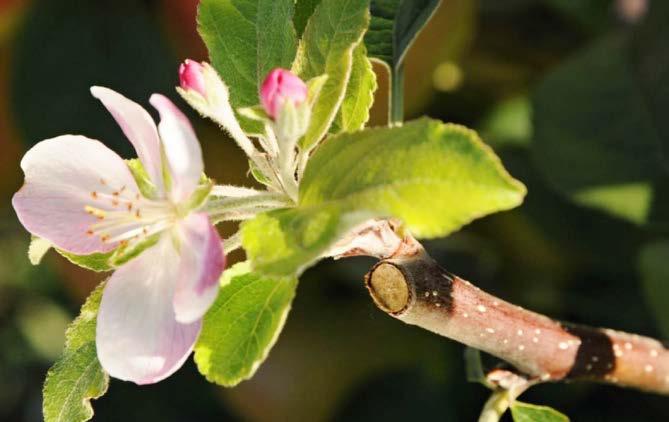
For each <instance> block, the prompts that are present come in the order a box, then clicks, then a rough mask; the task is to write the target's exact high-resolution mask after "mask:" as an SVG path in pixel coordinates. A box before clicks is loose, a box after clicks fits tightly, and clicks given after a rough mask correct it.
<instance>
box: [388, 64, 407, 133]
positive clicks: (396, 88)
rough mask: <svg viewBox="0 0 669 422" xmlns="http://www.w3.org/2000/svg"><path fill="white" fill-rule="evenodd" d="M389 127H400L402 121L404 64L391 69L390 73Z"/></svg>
mask: <svg viewBox="0 0 669 422" xmlns="http://www.w3.org/2000/svg"><path fill="white" fill-rule="evenodd" d="M390 73H391V75H390V99H389V102H390V104H389V105H390V110H388V113H389V116H388V117H389V120H390V125H391V126H395V125H401V124H402V122H403V121H404V64H399V65H397V66H394V67H393V70H392V71H391V72H390Z"/></svg>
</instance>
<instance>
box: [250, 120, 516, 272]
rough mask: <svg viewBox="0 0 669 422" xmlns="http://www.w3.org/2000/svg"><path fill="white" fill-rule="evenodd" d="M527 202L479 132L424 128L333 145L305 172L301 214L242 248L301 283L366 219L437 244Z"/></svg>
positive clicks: (342, 139) (267, 219) (263, 230)
mask: <svg viewBox="0 0 669 422" xmlns="http://www.w3.org/2000/svg"><path fill="white" fill-rule="evenodd" d="M524 195H525V187H524V186H523V185H522V184H521V183H520V182H518V181H516V180H514V179H513V178H512V177H511V176H510V175H509V174H508V173H507V172H506V170H504V168H503V166H502V164H501V163H500V161H499V159H498V158H497V157H496V156H495V155H494V153H493V152H492V151H491V150H490V149H489V148H488V147H487V146H486V145H485V144H483V143H482V142H481V140H480V139H479V138H478V136H477V135H476V133H475V132H473V131H471V130H469V129H466V128H464V127H462V126H458V125H453V124H444V123H441V122H439V121H435V120H431V119H426V118H423V119H419V120H415V121H412V122H409V123H407V124H406V125H404V126H402V127H395V128H381V129H367V130H364V131H360V132H356V133H351V134H349V133H344V134H340V135H336V136H334V137H332V138H330V139H329V140H328V142H326V143H325V144H323V145H322V146H321V147H320V148H319V149H318V150H316V152H315V153H314V155H313V157H312V158H311V160H310V161H309V164H308V165H307V168H306V171H305V173H304V178H303V180H302V182H301V183H300V195H299V197H300V203H299V205H298V207H297V208H294V209H287V210H277V211H272V212H268V213H265V214H262V215H259V216H258V217H257V218H256V219H254V220H250V221H246V222H244V223H243V224H242V243H243V245H244V248H245V249H246V252H247V254H248V256H249V257H250V258H251V260H252V262H253V265H254V267H255V268H256V269H258V270H260V271H263V272H269V273H275V274H293V273H295V272H298V273H299V272H301V271H302V270H304V269H305V268H306V267H307V266H308V265H310V264H312V263H313V262H314V261H315V260H317V259H318V258H319V257H320V256H321V255H322V254H323V253H324V252H326V250H327V249H328V247H330V246H331V245H332V244H333V243H334V242H335V241H337V240H338V239H339V238H340V237H341V236H343V235H344V234H345V233H346V232H347V231H348V230H350V229H351V228H352V227H353V226H354V225H356V224H359V223H360V222H362V221H364V220H367V219H369V218H372V217H396V218H399V219H401V220H403V221H404V223H405V224H406V226H407V228H408V229H409V230H411V232H412V233H413V234H414V235H416V236H419V237H424V238H432V237H438V236H445V235H447V234H449V233H451V232H453V231H454V230H457V229H459V228H460V227H462V226H463V225H464V224H467V223H468V222H470V221H472V220H473V219H475V218H479V217H482V216H484V215H486V214H490V213H492V212H496V211H501V210H507V209H510V208H513V207H515V206H517V205H519V204H520V203H521V202H522V199H523V196H524Z"/></svg>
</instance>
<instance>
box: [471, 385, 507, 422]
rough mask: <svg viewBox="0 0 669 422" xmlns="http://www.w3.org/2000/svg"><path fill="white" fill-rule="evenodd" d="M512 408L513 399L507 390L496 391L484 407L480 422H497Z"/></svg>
mask: <svg viewBox="0 0 669 422" xmlns="http://www.w3.org/2000/svg"><path fill="white" fill-rule="evenodd" d="M509 406H511V398H510V397H509V392H508V391H506V390H498V391H495V392H494V393H493V394H492V395H491V396H490V398H489V399H488V400H487V401H486V402H485V404H484V405H483V410H482V411H481V415H480V416H479V420H478V422H497V421H499V420H500V419H501V418H502V415H503V414H504V413H505V412H506V411H507V409H508V408H509Z"/></svg>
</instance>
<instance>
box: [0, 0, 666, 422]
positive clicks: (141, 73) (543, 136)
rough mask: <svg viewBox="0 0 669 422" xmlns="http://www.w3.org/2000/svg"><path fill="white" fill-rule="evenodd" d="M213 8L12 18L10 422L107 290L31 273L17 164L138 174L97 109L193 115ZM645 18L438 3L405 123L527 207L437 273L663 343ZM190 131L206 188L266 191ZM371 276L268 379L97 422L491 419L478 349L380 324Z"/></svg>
mask: <svg viewBox="0 0 669 422" xmlns="http://www.w3.org/2000/svg"><path fill="white" fill-rule="evenodd" d="M196 3H197V1H196V0H146V1H140V0H136V1H133V0H96V1H90V0H88V1H85V0H42V1H38V0H0V147H1V153H0V197H1V198H2V200H1V201H0V419H1V420H7V421H10V420H11V421H37V420H41V385H42V381H43V379H44V375H45V372H46V370H47V369H48V367H49V366H50V365H51V363H52V362H53V360H54V359H55V358H56V357H57V356H58V354H59V353H60V350H61V347H62V342H63V333H64V329H65V326H66V324H67V323H68V321H69V320H70V319H71V318H72V317H73V316H74V315H75V314H76V312H77V310H78V307H79V306H80V304H81V303H82V301H83V299H84V298H85V297H86V295H87V293H88V292H89V291H90V290H91V289H92V288H93V287H94V286H95V285H96V283H97V282H99V281H100V280H101V278H102V277H103V275H98V274H91V273H89V272H86V271H83V270H80V269H78V268H75V267H74V266H72V265H71V264H68V263H66V262H64V260H63V258H61V257H59V256H56V255H55V254H50V255H49V256H48V257H47V259H46V260H45V262H44V263H43V265H41V266H39V267H31V266H30V265H29V263H28V260H27V257H26V250H27V245H28V240H29V238H28V234H27V233H26V232H25V231H23V230H22V229H21V227H20V226H19V224H18V222H17V220H16V217H15V215H14V213H13V210H12V209H11V206H10V198H11V195H12V194H13V192H14V191H16V189H18V187H19V186H20V185H21V180H22V174H21V172H20V169H19V160H20V157H21V156H22V154H23V153H24V152H25V151H26V150H27V149H28V148H29V147H30V146H31V145H33V144H35V143H36V142H38V141H40V140H41V139H44V138H48V137H53V136H56V135H59V134H63V133H81V134H85V135H87V136H89V137H93V138H97V139H100V140H103V141H104V142H105V143H107V144H108V145H109V146H111V147H112V148H114V149H116V150H117V151H118V152H120V153H121V154H124V155H128V154H129V153H130V149H129V144H128V143H127V141H126V140H125V139H124V138H123V135H122V133H121V131H120V130H119V129H118V128H117V127H116V125H115V123H114V122H113V120H112V119H111V117H110V116H109V115H108V114H107V112H106V111H105V110H104V109H103V108H102V107H101V106H100V105H99V104H98V103H97V102H96V101H95V100H94V99H93V98H92V97H91V96H90V94H89V91H88V88H89V87H90V86H91V85H94V84H97V85H106V86H109V87H111V88H114V89H116V90H118V91H120V92H122V93H124V94H125V95H127V96H128V97H130V98H133V99H135V100H137V101H139V102H141V103H143V104H146V102H147V100H148V96H149V95H150V93H152V92H163V93H166V94H167V95H169V96H170V97H172V98H173V99H175V100H178V98H177V96H176V94H175V92H174V89H173V86H174V85H175V84H176V83H177V77H176V69H177V66H178V62H179V61H180V60H181V59H183V58H186V57H191V58H196V59H205V58H206V51H205V50H204V47H203V45H202V44H201V41H200V40H199V37H198V36H197V33H196V31H195V8H196ZM634 3H639V4H642V5H643V4H644V3H646V2H644V1H640V2H639V1H634V0H631V1H629V0H628V1H609V0H596V1H595V0H589V1H568V0H504V1H499V0H480V1H475V0H443V4H442V6H441V7H440V9H439V10H438V12H437V15H436V16H435V17H434V20H433V21H432V23H431V24H430V25H429V27H428V28H427V29H426V30H425V31H424V32H423V33H422V34H421V36H420V37H419V39H418V41H417V43H416V45H415V47H414V49H413V50H412V51H411V52H410V55H409V57H408V59H407V62H408V64H407V70H406V72H407V73H406V80H407V87H406V91H407V98H406V103H407V113H408V114H409V116H418V115H421V114H428V115H431V116H434V117H438V118H441V119H443V120H446V121H455V122H458V123H463V124H466V125H469V126H471V127H474V128H477V129H479V130H480V131H481V133H482V135H483V137H484V139H485V140H486V141H487V142H488V143H489V144H490V145H491V146H492V147H493V148H495V150H496V151H497V152H498V154H499V155H500V156H501V157H502V159H503V161H504V163H505V165H506V166H507V167H508V168H509V170H510V171H511V173H512V174H513V175H514V176H515V177H517V178H519V179H520V180H522V181H523V182H525V183H526V184H527V185H528V188H529V195H528V197H527V200H526V203H525V204H524V205H523V206H522V207H521V208H519V209H517V210H514V211H512V212H507V213H503V214H499V215H494V216H492V217H489V218H486V219H484V220H482V221H478V222H475V223H474V224H472V225H470V226H469V227H467V228H465V229H464V230H462V231H460V232H458V233H457V234H455V235H453V236H451V237H449V238H448V239H444V240H439V241H432V242H428V243H427V247H428V249H429V251H430V252H431V253H432V254H433V256H434V257H435V258H437V259H438V260H439V262H441V263H442V264H443V265H444V266H445V267H446V268H448V269H449V270H450V271H452V272H454V273H456V274H459V275H461V276H463V277H465V278H468V279H470V280H472V281H473V282H475V283H477V284H478V285H480V286H481V287H483V288H484V289H487V290H489V291H491V292H494V293H496V294H498V295H500V296H501V297H503V298H505V299H508V300H510V301H512V302H515V303H518V304H521V305H523V306H524V307H528V308H530V309H535V310H538V311H541V312H544V313H547V314H549V315H551V316H555V317H557V318H560V319H566V320H571V321H574V322H579V323H587V324H591V325H597V326H608V327H612V328H617V329H623V330H629V331H634V332H638V333H641V334H645V335H650V336H654V337H659V338H664V339H666V338H668V337H669V314H668V313H667V309H668V308H669V284H668V283H669V243H667V242H669V241H668V240H667V239H669V204H668V203H667V201H668V200H667V198H668V197H669V195H668V193H669V126H667V122H668V121H669V119H667V116H668V115H669V47H668V46H669V7H668V6H667V5H666V4H667V2H664V1H663V0H656V1H654V2H652V4H651V7H650V9H649V10H647V11H646V13H645V14H644V13H641V15H642V16H636V14H635V13H634V10H633V9H625V7H624V6H625V5H627V6H629V5H633V4H634ZM641 11H642V12H643V10H641ZM643 15H645V16H643ZM379 69H380V68H379ZM385 83H386V82H385V78H384V77H383V75H381V88H382V90H381V91H383V88H384V87H385V86H386V85H385ZM386 100H387V96H386V94H385V92H379V93H378V95H377V99H376V105H375V107H374V110H373V113H372V114H373V120H372V124H375V125H378V124H383V122H384V117H385V115H386V107H385V103H386ZM178 104H179V105H180V106H181V107H182V108H184V109H185V108H186V106H185V104H184V103H183V102H178ZM191 116H192V117H193V121H194V123H195V124H196V130H197V132H198V134H199V136H200V138H201V140H202V143H203V149H204V150H205V159H206V166H207V170H208V173H209V175H210V176H212V177H214V178H216V179H217V180H219V181H224V182H226V183H235V184H244V185H251V184H252V181H251V179H250V178H249V177H247V175H246V174H245V167H246V162H245V160H244V159H243V158H242V154H240V153H239V151H237V150H236V149H235V147H234V145H233V144H232V142H231V141H230V140H228V139H226V138H225V136H223V135H222V134H221V133H220V132H219V131H218V130H217V129H216V128H215V127H214V126H213V125H211V124H209V123H207V122H205V121H203V120H201V119H198V118H196V116H194V115H193V114H191ZM232 229H233V228H232V227H224V228H223V231H224V232H227V233H229V232H230V231H231V230H232ZM234 258H235V259H240V258H241V256H240V255H235V256H234ZM371 264H372V261H370V260H366V259H353V260H346V261H339V262H324V263H322V264H321V265H319V266H317V267H316V268H313V269H311V270H309V271H308V273H307V274H305V276H304V277H303V280H302V282H301V284H300V287H299V291H298V296H297V299H296V301H295V303H294V307H293V310H292V312H291V315H290V317H289V319H288V322H287V325H286V329H285V331H284V332H283V334H282V335H281V337H280V339H279V341H278V343H277V345H276V347H275V348H274V350H273V351H272V353H271V354H270V357H269V359H268V360H267V362H266V363H265V364H264V365H263V366H262V367H261V369H260V370H259V372H258V373H257V375H256V376H255V378H254V379H253V380H251V381H247V382H244V383H242V384H241V385H240V386H238V387H237V388H234V389H223V388H219V387H216V386H214V385H211V384H208V383H207V382H206V381H205V380H204V379H203V378H202V377H200V376H199V375H198V374H197V371H196V369H195V367H194V365H193V364H192V363H188V364H186V365H185V367H184V368H183V369H182V370H181V371H179V372H178V373H177V374H176V375H175V376H173V377H172V378H170V379H168V380H166V381H164V382H162V383H160V384H157V385H154V386H146V387H137V386H135V385H133V384H128V383H123V382H118V381H113V382H112V384H111V387H110V390H109V393H108V394H107V395H106V396H104V397H103V398H102V399H100V400H98V401H96V402H94V406H95V409H96V416H95V420H99V421H118V420H123V421H140V420H145V421H153V420H155V421H194V420H198V421H199V420H220V421H223V420H232V421H236V420H243V421H246V420H248V421H340V420H341V421H375V420H379V421H381V420H383V421H386V422H387V421H406V420H442V421H472V420H475V419H476V417H477V415H478V412H479V410H480V408H481V405H482V404H483V402H484V400H485V398H486V394H487V391H485V390H484V389H483V388H482V387H480V386H478V385H473V384H468V383H467V382H466V381H465V377H464V368H463V360H462V351H463V347H462V346H461V345H459V344H456V343H454V342H451V341H449V340H446V339H443V338H439V337H437V336H434V335H432V334H430V333H426V332H422V331H420V330H418V329H416V328H413V327H410V326H406V325H404V324H402V323H400V322H397V321H394V320H392V319H390V318H389V317H387V316H386V315H385V314H382V313H381V312H379V311H378V310H377V309H376V308H375V307H374V305H373V304H372V302H371V301H370V300H369V298H368V296H367V293H366V292H365V290H364V288H363V285H362V282H361V280H362V276H363V274H364V273H365V272H366V270H367V269H368V268H369V266H370V265H371ZM662 330H664V331H662ZM523 397H524V400H525V401H529V402H532V403H538V404H547V405H551V406H553V407H556V408H557V409H559V410H561V411H563V412H565V413H566V414H568V415H569V416H571V418H572V420H574V421H621V422H622V421H656V420H658V421H659V420H667V419H669V407H668V406H667V405H668V404H669V400H667V399H666V398H664V397H659V396H654V395H648V394H643V393H640V392H636V391H630V390H623V389H618V388H615V387H611V386H602V385H594V384H566V385H565V384H559V385H543V386H540V387H537V388H534V389H532V390H530V391H529V392H528V393H526V395H525V396H523Z"/></svg>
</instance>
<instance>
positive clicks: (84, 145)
mask: <svg viewBox="0 0 669 422" xmlns="http://www.w3.org/2000/svg"><path fill="white" fill-rule="evenodd" d="M21 168H22V169H23V172H24V173H25V184H24V185H23V187H22V188H21V189H20V190H19V191H18V192H17V193H16V194H15V195H14V198H13V199H12V204H13V206H14V209H15V210H16V214H17V215H18V217H19V220H20V221H21V224H23V225H24V226H25V228H26V229H28V231H30V232H31V233H32V234H34V235H37V236H39V237H42V238H44V239H46V240H48V241H50V242H51V243H53V244H54V245H55V246H56V247H58V248H60V249H64V250H66V251H68V252H72V253H76V254H89V253H93V252H103V251H108V250H111V249H113V248H114V247H115V246H116V244H114V243H104V242H102V240H101V238H100V237H99V236H93V235H90V234H87V232H88V230H89V229H90V226H91V225H92V224H95V223H97V222H98V219H97V218H96V217H95V216H94V215H91V214H88V213H87V212H86V210H85V207H86V206H93V207H96V208H98V209H101V210H116V209H120V208H122V207H125V206H127V204H128V203H130V202H133V201H136V195H137V193H138V192H139V189H138V188H137V184H136V183H135V179H134V178H133V177H132V174H131V173H130V170H128V166H127V165H126V164H125V162H124V161H123V159H122V158H121V157H119V156H118V155H117V154H116V153H115V152H114V151H112V150H110V149H109V148H107V147H106V146H105V145H103V144H102V143H101V142H99V141H95V140H93V139H89V138H85V137H83V136H73V135H64V136H59V137H57V138H52V139H47V140H45V141H42V142H40V143H38V144H37V145H35V146H34V147H32V148H31V149H30V150H29V151H28V152H27V153H26V155H25V156H24V157H23V160H21ZM115 192H116V193H119V195H118V196H114V193H115ZM114 204H116V205H114Z"/></svg>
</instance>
